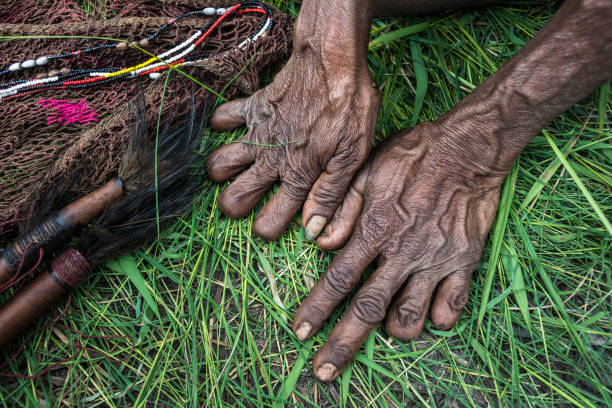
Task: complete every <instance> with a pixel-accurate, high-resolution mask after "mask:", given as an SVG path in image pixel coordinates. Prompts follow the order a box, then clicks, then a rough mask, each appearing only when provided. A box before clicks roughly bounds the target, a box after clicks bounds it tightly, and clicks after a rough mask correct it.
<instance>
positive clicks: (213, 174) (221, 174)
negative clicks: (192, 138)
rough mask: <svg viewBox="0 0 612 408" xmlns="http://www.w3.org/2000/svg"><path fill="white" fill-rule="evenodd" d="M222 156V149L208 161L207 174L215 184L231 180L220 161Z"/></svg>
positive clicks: (214, 153) (215, 152)
mask: <svg viewBox="0 0 612 408" xmlns="http://www.w3.org/2000/svg"><path fill="white" fill-rule="evenodd" d="M220 155H221V154H220V149H217V150H216V151H214V152H213V153H212V154H211V155H210V156H209V157H208V160H206V172H207V173H208V177H209V178H210V179H211V180H212V181H214V182H215V183H221V182H223V181H225V180H227V179H229V178H230V176H228V174H227V171H226V170H225V169H224V166H223V163H222V162H221V160H220Z"/></svg>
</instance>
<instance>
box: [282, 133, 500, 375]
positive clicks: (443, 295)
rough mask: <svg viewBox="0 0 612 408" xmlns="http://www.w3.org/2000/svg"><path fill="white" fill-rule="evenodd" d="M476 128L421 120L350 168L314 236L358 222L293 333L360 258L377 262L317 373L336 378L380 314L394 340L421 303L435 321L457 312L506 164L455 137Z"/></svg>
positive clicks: (321, 308)
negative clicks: (338, 200) (334, 208)
mask: <svg viewBox="0 0 612 408" xmlns="http://www.w3.org/2000/svg"><path fill="white" fill-rule="evenodd" d="M477 131H478V130H477V129H474V128H471V127H470V126H468V125H466V124H465V123H464V124H463V126H461V127H459V128H453V129H450V128H447V127H446V125H445V124H444V123H443V122H442V121H438V122H432V123H423V124H421V125H419V126H417V127H416V128H414V129H412V130H405V131H402V133H401V134H400V135H399V136H397V137H395V138H393V139H392V140H388V141H386V143H385V144H384V145H383V146H381V147H380V148H379V149H378V150H377V151H376V152H375V153H373V157H372V159H371V161H370V162H368V163H367V164H366V165H365V166H364V168H363V169H362V170H361V171H360V172H359V173H358V175H357V176H356V177H355V180H354V181H353V184H352V186H351V188H350V191H349V193H348V194H347V197H346V199H345V201H344V203H343V204H342V206H341V207H340V209H339V210H338V212H337V213H336V216H335V217H334V219H333V220H332V221H331V222H330V224H329V225H328V226H327V228H326V230H325V231H324V233H323V234H322V236H320V237H319V238H318V243H319V245H320V246H321V247H327V248H337V247H339V246H341V245H343V244H344V242H346V240H347V239H348V237H349V236H350V234H351V232H352V226H353V225H355V221H356V220H357V218H359V220H358V221H357V224H356V228H355V231H354V233H353V235H352V237H351V239H350V241H349V242H348V244H347V245H346V247H345V248H344V249H343V251H342V252H341V253H340V254H339V255H338V256H336V258H335V259H334V260H333V262H332V264H331V265H330V267H329V268H328V269H327V271H326V272H325V274H324V275H323V276H322V277H321V278H320V280H319V281H318V283H317V284H316V285H315V286H314V288H313V289H312V291H311V292H310V294H309V295H308V296H307V297H306V298H305V299H304V300H303V302H302V305H301V307H300V308H299V310H298V311H297V313H296V316H295V319H294V323H293V330H294V332H295V333H296V334H297V336H298V337H299V338H300V339H302V340H303V339H306V338H308V337H310V336H312V335H314V334H315V333H316V332H317V331H318V330H319V329H320V328H321V327H322V325H323V323H324V322H325V320H326V319H327V318H329V316H330V315H331V313H332V312H333V310H334V309H335V308H336V306H337V305H338V303H339V302H340V301H341V300H342V299H343V298H344V297H345V296H346V295H348V294H349V293H350V292H351V291H352V290H353V289H354V288H355V286H357V284H358V282H359V280H360V277H361V275H362V273H363V271H364V270H365V268H366V267H367V266H368V265H369V264H370V263H371V262H372V261H374V260H376V263H377V268H376V270H375V271H374V273H373V274H372V275H371V277H370V278H369V279H368V280H367V282H366V283H364V284H363V286H362V287H361V289H360V290H359V292H358V293H357V295H356V296H355V297H354V299H353V301H352V303H351V304H350V306H349V308H348V310H347V312H346V314H345V315H344V317H343V318H342V319H341V320H340V321H339V322H338V324H336V326H335V328H334V330H333V331H332V333H331V334H330V336H329V338H328V339H327V342H326V343H325V345H324V346H323V347H322V348H321V349H320V350H319V352H318V353H317V355H316V357H315V359H314V362H313V371H314V373H315V375H316V376H317V377H318V378H319V379H320V380H322V381H330V380H333V379H334V378H336V377H337V376H338V375H339V374H340V373H341V372H342V371H343V370H344V367H345V366H346V364H348V362H349V361H350V360H351V359H352V358H353V356H354V355H355V354H356V352H357V351H358V349H359V347H360V346H361V345H362V344H363V342H364V341H365V340H366V339H367V337H368V335H369V334H370V332H371V331H372V330H373V329H374V328H375V327H376V326H378V324H379V323H381V322H382V321H383V319H384V325H385V328H386V330H387V332H388V333H389V334H391V335H392V336H395V337H397V338H398V339H400V340H409V339H412V338H414V337H416V336H417V335H418V334H419V333H420V332H421V330H422V329H423V326H424V323H425V318H426V315H427V311H428V310H430V318H431V320H432V323H433V324H434V326H436V327H439V328H442V329H445V328H450V327H451V326H453V325H454V324H455V323H456V322H457V319H458V318H459V316H460V314H461V312H462V309H463V307H464V306H465V304H466V303H467V300H468V293H469V287H470V278H471V274H472V271H473V270H474V268H475V267H476V265H477V263H478V261H479V259H480V255H481V252H482V249H483V246H484V243H485V239H486V236H487V233H488V231H489V229H490V227H491V224H492V222H493V219H494V217H495V213H496V209H497V205H498V201H499V191H500V186H501V184H502V182H503V179H504V175H505V173H506V169H504V170H501V169H493V168H492V167H491V166H488V165H487V164H486V160H484V161H483V160H479V157H478V156H477V155H476V154H473V152H478V149H477V148H476V149H470V151H467V150H468V149H465V148H462V147H461V146H460V144H458V143H456V142H455V141H456V140H461V138H462V134H463V133H473V132H477ZM362 207H363V210H362ZM360 214H361V215H360ZM436 288H437V292H436V293H435V296H434V291H435V289H436ZM432 297H433V302H432ZM430 306H431V307H430Z"/></svg>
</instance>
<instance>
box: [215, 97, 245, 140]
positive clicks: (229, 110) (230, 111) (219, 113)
mask: <svg viewBox="0 0 612 408" xmlns="http://www.w3.org/2000/svg"><path fill="white" fill-rule="evenodd" d="M245 101H246V99H237V100H234V101H230V102H227V103H224V104H223V105H221V106H219V107H218V108H217V109H215V111H214V112H213V114H212V116H211V117H210V126H211V127H212V128H213V129H214V130H216V131H220V132H222V131H226V130H231V129H234V128H236V127H238V126H241V125H244V123H245V118H244V114H243V107H244V102H245Z"/></svg>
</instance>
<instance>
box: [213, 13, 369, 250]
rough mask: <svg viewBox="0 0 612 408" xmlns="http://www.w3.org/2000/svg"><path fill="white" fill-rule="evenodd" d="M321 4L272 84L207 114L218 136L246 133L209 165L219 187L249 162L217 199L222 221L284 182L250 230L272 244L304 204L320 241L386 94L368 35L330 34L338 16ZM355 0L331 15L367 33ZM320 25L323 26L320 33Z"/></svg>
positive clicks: (303, 22)
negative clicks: (243, 128) (371, 61)
mask: <svg viewBox="0 0 612 408" xmlns="http://www.w3.org/2000/svg"><path fill="white" fill-rule="evenodd" d="M316 3H317V2H314V1H310V2H308V4H306V2H305V4H304V5H303V6H302V7H303V10H302V11H301V13H300V17H299V19H298V23H297V25H296V34H295V40H294V51H293V54H292V56H291V58H290V59H289V61H288V62H287V64H286V66H285V67H284V68H283V69H282V70H281V72H280V73H279V74H278V75H277V76H276V78H275V79H274V82H273V83H272V84H270V85H269V86H267V87H266V88H264V89H261V90H259V91H258V92H256V93H255V94H253V95H252V96H251V97H250V98H247V99H241V100H236V101H232V102H229V103H226V104H224V105H222V106H220V107H219V108H218V109H217V110H216V111H215V112H214V114H213V116H212V118H211V126H212V127H213V128H215V129H217V130H227V129H231V128H234V127H236V126H240V125H242V124H246V125H247V127H248V128H249V132H248V133H247V135H246V136H245V137H243V138H242V139H240V140H239V141H238V142H235V143H230V144H227V145H225V146H223V147H221V148H220V149H218V150H217V151H215V152H214V153H213V154H212V155H211V156H210V158H209V160H208V172H209V175H210V177H211V178H212V179H213V180H214V181H217V182H221V181H225V180H228V179H229V178H231V177H233V176H235V175H237V174H239V173H240V172H242V171H243V170H245V169H246V168H247V167H249V166H250V167H249V168H248V170H246V171H244V172H243V173H242V174H240V175H239V176H238V177H237V178H236V180H235V181H233V182H232V183H231V184H230V186H229V187H227V188H226V189H225V191H223V193H222V194H221V196H220V197H219V200H218V204H219V206H220V207H221V210H222V211H223V212H224V213H225V214H226V215H228V216H229V217H232V218H239V217H243V216H245V215H247V214H248V213H249V212H250V211H251V210H252V209H253V207H254V206H255V205H256V204H257V203H258V202H259V201H260V200H261V198H262V196H263V195H264V193H265V192H266V191H267V190H268V189H269V188H270V187H271V186H272V185H273V184H274V183H275V182H276V181H278V180H280V187H279V189H278V192H277V193H276V194H275V195H274V197H273V198H272V199H271V200H270V201H268V202H267V203H266V205H265V206H264V207H263V209H262V210H261V211H260V213H259V214H258V216H257V218H256V220H255V223H254V225H253V230H254V231H255V233H257V234H258V235H259V236H261V237H262V238H264V239H267V240H273V239H276V238H278V237H279V236H280V235H281V234H282V233H283V231H284V230H285V229H286V228H287V226H288V225H289V223H290V222H291V220H292V218H293V217H294V216H295V214H296V213H297V212H298V210H299V209H300V208H301V207H302V204H304V202H305V201H306V203H305V204H304V211H303V213H302V219H303V222H304V226H305V227H306V235H307V237H308V238H310V239H312V238H315V237H316V236H318V235H319V233H320V232H321V230H322V229H323V227H325V224H326V222H327V220H329V219H331V218H332V216H333V214H334V211H335V210H336V208H337V206H338V205H339V204H340V202H342V199H343V197H344V194H345V192H346V190H347V188H348V186H349V185H350V182H351V178H352V177H353V175H354V174H355V173H356V172H357V170H358V169H359V167H360V166H361V165H362V164H363V163H364V161H365V160H366V158H367V155H368V152H369V151H370V147H371V143H372V137H373V134H374V127H375V125H376V118H377V116H378V109H379V106H380V96H379V93H378V90H377V89H376V88H375V84H373V82H372V80H371V78H370V75H369V72H368V68H367V63H366V51H367V45H366V44H367V37H368V33H367V32H365V33H361V34H359V35H357V34H355V35H349V34H347V33H345V32H344V31H346V30H345V29H344V28H343V26H342V25H339V24H335V25H332V27H336V29H334V28H332V29H329V28H328V27H329V25H330V24H331V23H330V20H331V21H338V20H337V18H338V17H337V16H336V15H334V14H333V13H331V12H329V11H326V9H325V7H319V6H320V5H319V4H316ZM340 3H342V4H340ZM344 3H346V5H344ZM351 3H352V2H350V1H342V2H338V4H335V5H334V7H333V8H332V7H331V5H329V6H328V7H329V8H328V9H327V10H330V9H332V10H334V12H336V13H339V15H341V16H344V18H346V19H348V20H349V21H352V20H354V21H355V25H356V26H358V25H359V24H363V22H362V21H365V24H366V27H367V25H368V24H369V21H370V19H371V11H369V12H368V10H367V9H366V10H365V12H364V10H359V13H357V10H355V8H354V7H352V6H351ZM343 6H346V9H343ZM351 19H352V20H351ZM319 25H322V26H324V28H325V27H327V28H326V29H320V30H318V29H317V27H318V26H319ZM313 30H314V31H313ZM345 37H346V38H345ZM343 38H345V41H346V42H347V44H344V43H343V40H342V39H343ZM307 198H308V200H307Z"/></svg>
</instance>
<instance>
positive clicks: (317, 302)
mask: <svg viewBox="0 0 612 408" xmlns="http://www.w3.org/2000/svg"><path fill="white" fill-rule="evenodd" d="M377 254H378V249H377V248H375V247H372V246H369V245H368V244H367V243H366V242H364V241H363V240H362V239H361V238H360V237H359V236H356V235H354V236H353V238H351V240H350V241H349V243H348V244H347V245H346V247H345V248H344V250H343V251H342V252H341V253H340V254H339V255H337V256H336V257H335V258H334V260H333V261H332V263H331V265H330V266H329V268H327V270H326V271H325V273H324V274H323V276H321V278H320V279H319V281H318V282H317V284H316V285H315V286H314V287H313V288H312V290H311V291H310V293H309V294H308V296H307V297H306V298H305V299H304V300H303V301H302V305H301V306H300V308H299V309H298V311H297V312H296V314H295V318H294V319H293V331H294V332H295V334H296V335H297V336H298V338H300V339H301V340H305V339H307V338H308V337H310V336H312V335H314V334H315V333H316V332H317V331H319V329H320V328H321V326H322V325H323V323H324V322H325V321H326V320H327V319H328V318H329V316H330V315H331V314H332V312H333V311H334V309H335V308H336V306H337V305H338V303H340V301H341V300H342V299H344V297H345V296H346V295H348V294H349V292H350V291H351V290H353V288H354V287H355V286H356V285H357V284H358V283H359V279H360V278H361V274H362V273H363V271H364V270H365V268H366V267H367V266H368V265H369V264H370V263H371V262H372V261H373V260H374V258H376V255H377Z"/></svg>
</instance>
